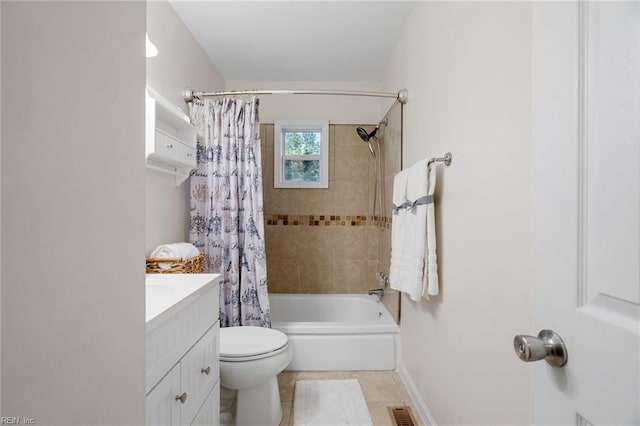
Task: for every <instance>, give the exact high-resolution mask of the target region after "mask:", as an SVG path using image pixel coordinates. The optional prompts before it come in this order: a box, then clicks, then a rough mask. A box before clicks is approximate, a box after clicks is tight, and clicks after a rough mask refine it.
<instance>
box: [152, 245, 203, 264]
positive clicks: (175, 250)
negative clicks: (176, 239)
mask: <svg viewBox="0 0 640 426" xmlns="http://www.w3.org/2000/svg"><path fill="white" fill-rule="evenodd" d="M199 254H200V251H199V250H198V249H197V248H196V246H194V245H193V244H190V243H172V244H162V245H159V246H158V247H156V248H155V250H153V251H152V252H151V254H150V255H149V257H151V258H154V259H189V258H191V257H195V256H198V255H199ZM158 266H159V267H160V268H161V269H169V268H170V267H171V264H170V263H164V262H163V263H158Z"/></svg>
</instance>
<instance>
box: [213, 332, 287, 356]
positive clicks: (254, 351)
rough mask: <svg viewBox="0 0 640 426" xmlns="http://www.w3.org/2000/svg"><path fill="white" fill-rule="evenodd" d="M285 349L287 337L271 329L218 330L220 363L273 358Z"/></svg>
mask: <svg viewBox="0 0 640 426" xmlns="http://www.w3.org/2000/svg"><path fill="white" fill-rule="evenodd" d="M287 348H288V338H287V335H286V334H284V333H282V332H281V331H278V330H273V329H271V328H264V327H253V326H242V327H225V328H222V329H220V361H227V362H243V361H252V360H256V359H261V358H267V357H270V356H275V355H277V354H279V353H281V352H284V351H285V350H287Z"/></svg>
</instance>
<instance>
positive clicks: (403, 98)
mask: <svg viewBox="0 0 640 426" xmlns="http://www.w3.org/2000/svg"><path fill="white" fill-rule="evenodd" d="M183 94H184V100H185V101H186V102H191V101H193V100H194V99H202V98H205V97H214V96H234V95H342V96H370V97H376V98H394V99H397V100H398V101H399V102H400V103H401V104H406V103H407V100H408V98H409V91H408V90H407V89H400V90H399V91H398V93H390V92H359V91H355V90H237V91H236V90H233V91H229V92H209V93H206V92H194V91H193V90H192V89H189V88H186V89H184V92H183Z"/></svg>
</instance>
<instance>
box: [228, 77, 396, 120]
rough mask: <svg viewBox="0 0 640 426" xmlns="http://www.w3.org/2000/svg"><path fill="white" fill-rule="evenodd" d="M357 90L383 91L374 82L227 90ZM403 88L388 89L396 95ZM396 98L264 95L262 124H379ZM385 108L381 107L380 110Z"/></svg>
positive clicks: (235, 84) (242, 85)
mask: <svg viewBox="0 0 640 426" xmlns="http://www.w3.org/2000/svg"><path fill="white" fill-rule="evenodd" d="M271 89H274V90H287V89H313V90H356V91H364V92H380V91H381V89H380V83H379V82H374V81H368V82H367V81H244V80H228V81H227V87H226V90H271ZM399 89H401V87H398V88H394V89H392V90H388V91H389V92H394V93H395V92H397V91H398V90H399ZM393 102H394V100H393V99H386V98H382V100H380V98H372V97H359V96H358V97H355V96H324V95H261V96H260V122H261V123H273V122H274V120H278V119H328V120H329V122H330V123H331V124H367V123H373V124H375V123H378V121H380V120H381V119H382V117H383V116H384V113H385V112H386V111H387V110H388V109H389V108H390V107H391V105H392V104H393ZM381 105H382V108H381Z"/></svg>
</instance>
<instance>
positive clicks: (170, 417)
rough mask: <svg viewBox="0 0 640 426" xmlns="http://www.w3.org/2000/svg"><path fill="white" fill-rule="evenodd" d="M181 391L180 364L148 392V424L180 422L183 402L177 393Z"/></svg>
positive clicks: (153, 425) (154, 425)
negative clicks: (179, 399)
mask: <svg viewBox="0 0 640 426" xmlns="http://www.w3.org/2000/svg"><path fill="white" fill-rule="evenodd" d="M179 392H180V366H179V365H176V366H175V367H173V368H172V369H171V371H170V372H169V374H167V375H166V376H165V377H164V378H163V379H162V380H161V381H160V382H159V383H158V384H157V385H156V387H155V388H153V390H152V391H151V392H149V393H148V394H147V426H156V425H157V426H165V425H177V424H179V423H180V416H181V414H182V413H181V410H182V407H181V405H182V404H181V403H180V401H177V400H176V395H178V394H179Z"/></svg>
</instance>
